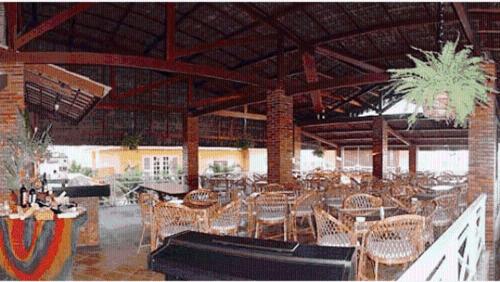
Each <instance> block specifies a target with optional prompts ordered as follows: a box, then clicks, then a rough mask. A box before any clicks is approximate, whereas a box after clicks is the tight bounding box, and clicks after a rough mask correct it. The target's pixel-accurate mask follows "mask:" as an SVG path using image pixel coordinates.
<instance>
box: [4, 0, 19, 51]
mask: <svg viewBox="0 0 500 282" xmlns="http://www.w3.org/2000/svg"><path fill="white" fill-rule="evenodd" d="M4 5H5V12H6V17H7V45H8V46H9V49H10V50H11V51H15V50H16V40H17V3H5V4H4Z"/></svg>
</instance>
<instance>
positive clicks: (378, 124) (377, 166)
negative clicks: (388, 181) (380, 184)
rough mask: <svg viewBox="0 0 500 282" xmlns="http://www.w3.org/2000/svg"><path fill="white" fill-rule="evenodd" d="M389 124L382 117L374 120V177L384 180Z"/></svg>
mask: <svg viewBox="0 0 500 282" xmlns="http://www.w3.org/2000/svg"><path fill="white" fill-rule="evenodd" d="M387 153H388V152H387V122H386V121H385V120H384V118H383V117H382V116H378V117H375V118H374V119H373V176H375V177H376V178H378V179H382V178H384V175H385V172H386V169H387Z"/></svg>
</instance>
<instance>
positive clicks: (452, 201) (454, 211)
mask: <svg viewBox="0 0 500 282" xmlns="http://www.w3.org/2000/svg"><path fill="white" fill-rule="evenodd" d="M434 201H435V203H436V206H437V207H436V211H435V213H434V217H433V219H432V224H433V225H434V227H436V228H437V229H438V231H439V232H442V231H443V230H442V229H443V228H447V227H448V226H450V225H451V224H452V223H453V221H454V220H455V218H457V216H458V195H457V194H456V193H450V194H445V195H441V196H439V197H436V198H435V199H434Z"/></svg>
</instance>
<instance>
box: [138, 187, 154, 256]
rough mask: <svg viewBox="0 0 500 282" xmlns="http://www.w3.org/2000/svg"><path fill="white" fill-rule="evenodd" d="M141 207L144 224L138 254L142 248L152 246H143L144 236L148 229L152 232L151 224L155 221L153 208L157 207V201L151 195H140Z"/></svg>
mask: <svg viewBox="0 0 500 282" xmlns="http://www.w3.org/2000/svg"><path fill="white" fill-rule="evenodd" d="M138 202H139V207H140V209H141V222H142V233H141V239H140V240H139V247H138V248H137V253H139V252H140V251H141V248H142V247H145V246H148V245H150V244H143V242H144V234H145V233H146V230H147V229H150V230H151V223H152V219H153V206H154V205H155V202H156V201H155V200H154V198H153V196H152V195H151V194H149V193H140V194H139V199H138Z"/></svg>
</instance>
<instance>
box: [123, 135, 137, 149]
mask: <svg viewBox="0 0 500 282" xmlns="http://www.w3.org/2000/svg"><path fill="white" fill-rule="evenodd" d="M141 142H142V136H141V135H138V134H132V135H126V136H125V137H123V140H122V146H123V147H126V148H128V149H129V150H137V148H139V144H140V143H141Z"/></svg>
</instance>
